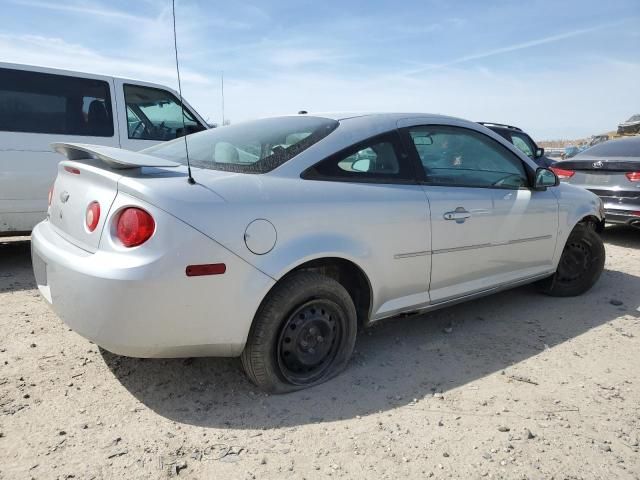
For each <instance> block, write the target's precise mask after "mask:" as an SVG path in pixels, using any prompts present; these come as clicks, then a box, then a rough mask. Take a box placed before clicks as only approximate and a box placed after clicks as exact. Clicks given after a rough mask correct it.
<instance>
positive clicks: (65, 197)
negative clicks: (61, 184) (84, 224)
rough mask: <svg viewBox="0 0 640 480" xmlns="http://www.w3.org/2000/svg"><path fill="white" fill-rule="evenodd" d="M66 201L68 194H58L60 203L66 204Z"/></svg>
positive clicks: (65, 192)
mask: <svg viewBox="0 0 640 480" xmlns="http://www.w3.org/2000/svg"><path fill="white" fill-rule="evenodd" d="M67 200H69V192H67V191H64V192H62V193H61V194H60V201H61V202H62V203H67Z"/></svg>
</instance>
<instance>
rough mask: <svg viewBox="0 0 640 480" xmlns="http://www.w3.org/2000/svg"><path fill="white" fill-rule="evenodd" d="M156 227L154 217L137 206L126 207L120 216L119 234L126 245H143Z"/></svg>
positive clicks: (119, 238) (119, 237)
mask: <svg viewBox="0 0 640 480" xmlns="http://www.w3.org/2000/svg"><path fill="white" fill-rule="evenodd" d="M155 228H156V222H154V220H153V217H152V216H151V215H150V214H149V213H147V212H145V211H144V210H142V209H140V208H136V207H129V208H125V209H124V210H123V211H122V212H121V213H120V216H119V217H118V225H117V229H116V230H117V236H118V240H120V242H121V243H122V245H124V246H125V247H135V246H138V245H142V244H143V243H144V242H146V241H147V240H149V238H150V237H151V235H153V232H154V230H155Z"/></svg>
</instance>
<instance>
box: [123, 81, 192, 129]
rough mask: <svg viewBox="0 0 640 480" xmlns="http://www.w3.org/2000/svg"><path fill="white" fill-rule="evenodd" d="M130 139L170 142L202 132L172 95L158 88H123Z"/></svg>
mask: <svg viewBox="0 0 640 480" xmlns="http://www.w3.org/2000/svg"><path fill="white" fill-rule="evenodd" d="M124 100H125V103H126V104H127V128H128V131H129V138H130V139H135V140H162V141H164V140H173V139H174V138H177V137H181V136H182V135H184V134H185V130H186V134H187V135H188V134H190V133H195V132H199V131H201V130H205V127H204V126H203V125H202V124H201V123H200V122H199V121H198V120H196V118H195V117H194V115H193V114H192V113H191V112H190V111H189V109H187V108H185V109H184V122H183V117H182V105H181V104H180V100H178V99H177V98H176V97H175V96H174V95H172V94H171V93H169V92H167V91H166V90H162V89H160V88H151V87H142V86H140V85H125V86H124Z"/></svg>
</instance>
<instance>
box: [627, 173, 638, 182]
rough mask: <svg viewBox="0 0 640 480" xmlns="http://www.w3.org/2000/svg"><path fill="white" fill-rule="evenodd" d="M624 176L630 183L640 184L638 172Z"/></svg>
mask: <svg viewBox="0 0 640 480" xmlns="http://www.w3.org/2000/svg"><path fill="white" fill-rule="evenodd" d="M625 176H626V177H627V178H628V179H629V181H630V182H640V172H627V173H625Z"/></svg>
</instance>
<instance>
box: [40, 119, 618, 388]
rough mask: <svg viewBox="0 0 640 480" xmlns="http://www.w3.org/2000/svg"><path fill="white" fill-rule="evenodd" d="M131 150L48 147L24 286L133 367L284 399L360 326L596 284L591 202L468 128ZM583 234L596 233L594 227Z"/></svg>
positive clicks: (321, 125) (254, 131)
mask: <svg viewBox="0 0 640 480" xmlns="http://www.w3.org/2000/svg"><path fill="white" fill-rule="evenodd" d="M186 141H187V145H186V146H187V147H188V152H189V159H190V165H191V168H190V171H191V174H190V173H189V168H188V166H187V157H186V153H185V152H186V149H185V139H184V138H182V139H178V140H175V141H173V142H169V143H166V144H161V145H158V146H155V147H152V148H149V149H147V150H145V151H143V152H142V153H133V152H129V151H126V150H121V149H117V148H111V147H103V146H91V145H84V144H55V145H54V148H55V149H56V150H57V151H58V152H60V153H62V154H64V155H65V156H66V158H67V160H64V161H62V162H61V163H60V165H59V168H58V176H57V179H56V181H55V184H54V186H53V187H52V190H51V192H50V206H49V212H48V218H47V219H46V220H45V221H43V222H42V223H40V224H39V225H38V226H37V227H36V228H35V230H34V231H33V236H32V251H33V267H34V270H35V277H36V279H37V284H38V287H39V289H40V291H41V292H42V295H43V296H44V297H45V298H46V300H47V301H48V302H49V303H51V305H52V307H53V309H54V310H55V311H56V312H57V313H58V315H59V316H60V317H61V318H62V319H63V320H64V321H65V322H66V323H67V324H68V325H69V326H70V327H71V328H73V329H74V330H75V331H77V332H78V333H79V334H81V335H83V336H84V337H86V338H88V339H90V340H92V341H94V342H95V343H97V344H98V345H100V346H102V347H104V348H105V349H107V350H110V351H112V352H115V353H118V354H122V355H129V356H136V357H179V356H241V358H242V363H243V365H244V368H245V370H246V373H247V375H248V377H249V378H250V379H251V381H253V382H254V383H255V384H256V385H258V386H259V387H260V388H263V389H265V390H267V391H271V392H286V391H291V390H296V389H300V388H304V387H308V386H311V385H314V384H318V383H320V382H323V381H325V380H327V379H328V378H331V377H332V376H334V375H336V374H337V373H338V372H340V371H341V370H343V369H344V368H345V366H346V364H347V363H348V361H349V357H350V356H351V353H352V351H353V348H354V343H355V340H356V330H357V327H358V325H365V326H366V325H368V324H370V323H372V322H376V321H378V320H381V319H383V318H388V317H393V316H397V315H399V314H403V313H411V312H424V311H428V310H430V309H435V308H439V307H444V306H447V305H451V304H453V303H456V302H460V301H463V300H468V299H471V298H476V297H478V296H482V295H487V294H490V293H493V292H496V291H499V290H503V289H507V288H511V287H515V286H517V285H522V284H525V283H530V282H536V283H537V284H538V285H539V287H540V289H541V290H542V291H543V292H545V293H548V294H550V295H556V296H569V295H579V294H581V293H583V292H585V291H587V290H588V289H589V288H590V287H591V286H592V285H593V284H594V283H595V282H596V280H597V279H598V277H599V275H600V273H601V272H602V269H603V265H604V260H605V252H604V248H603V244H602V241H601V240H600V238H599V236H598V235H597V233H596V228H597V227H598V226H600V225H601V224H602V221H603V218H604V217H603V207H602V203H601V201H600V200H599V199H598V197H596V196H595V195H594V194H592V193H590V192H588V191H586V190H584V189H581V188H577V187H574V186H571V185H567V184H559V182H558V179H557V177H556V176H555V174H554V173H553V172H551V171H549V170H546V169H544V168H539V167H537V165H536V164H535V163H533V161H531V160H530V159H529V158H528V157H527V156H526V155H524V154H523V153H521V152H520V151H519V150H517V149H516V148H515V147H513V145H511V144H510V143H508V142H507V141H506V140H504V139H503V138H502V137H500V136H499V135H496V134H495V133H493V132H492V131H491V130H489V129H487V128H485V127H483V126H482V125H479V124H476V123H473V122H468V121H465V120H460V119H456V118H450V117H444V116H437V115H427V114H371V115H317V116H311V115H297V116H286V117H279V118H267V119H263V120H256V121H252V122H246V123H242V124H238V125H233V126H228V127H222V128H217V129H214V130H209V131H206V132H201V133H197V134H194V135H190V136H188V137H187V139H186ZM594 227H596V228H594Z"/></svg>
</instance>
